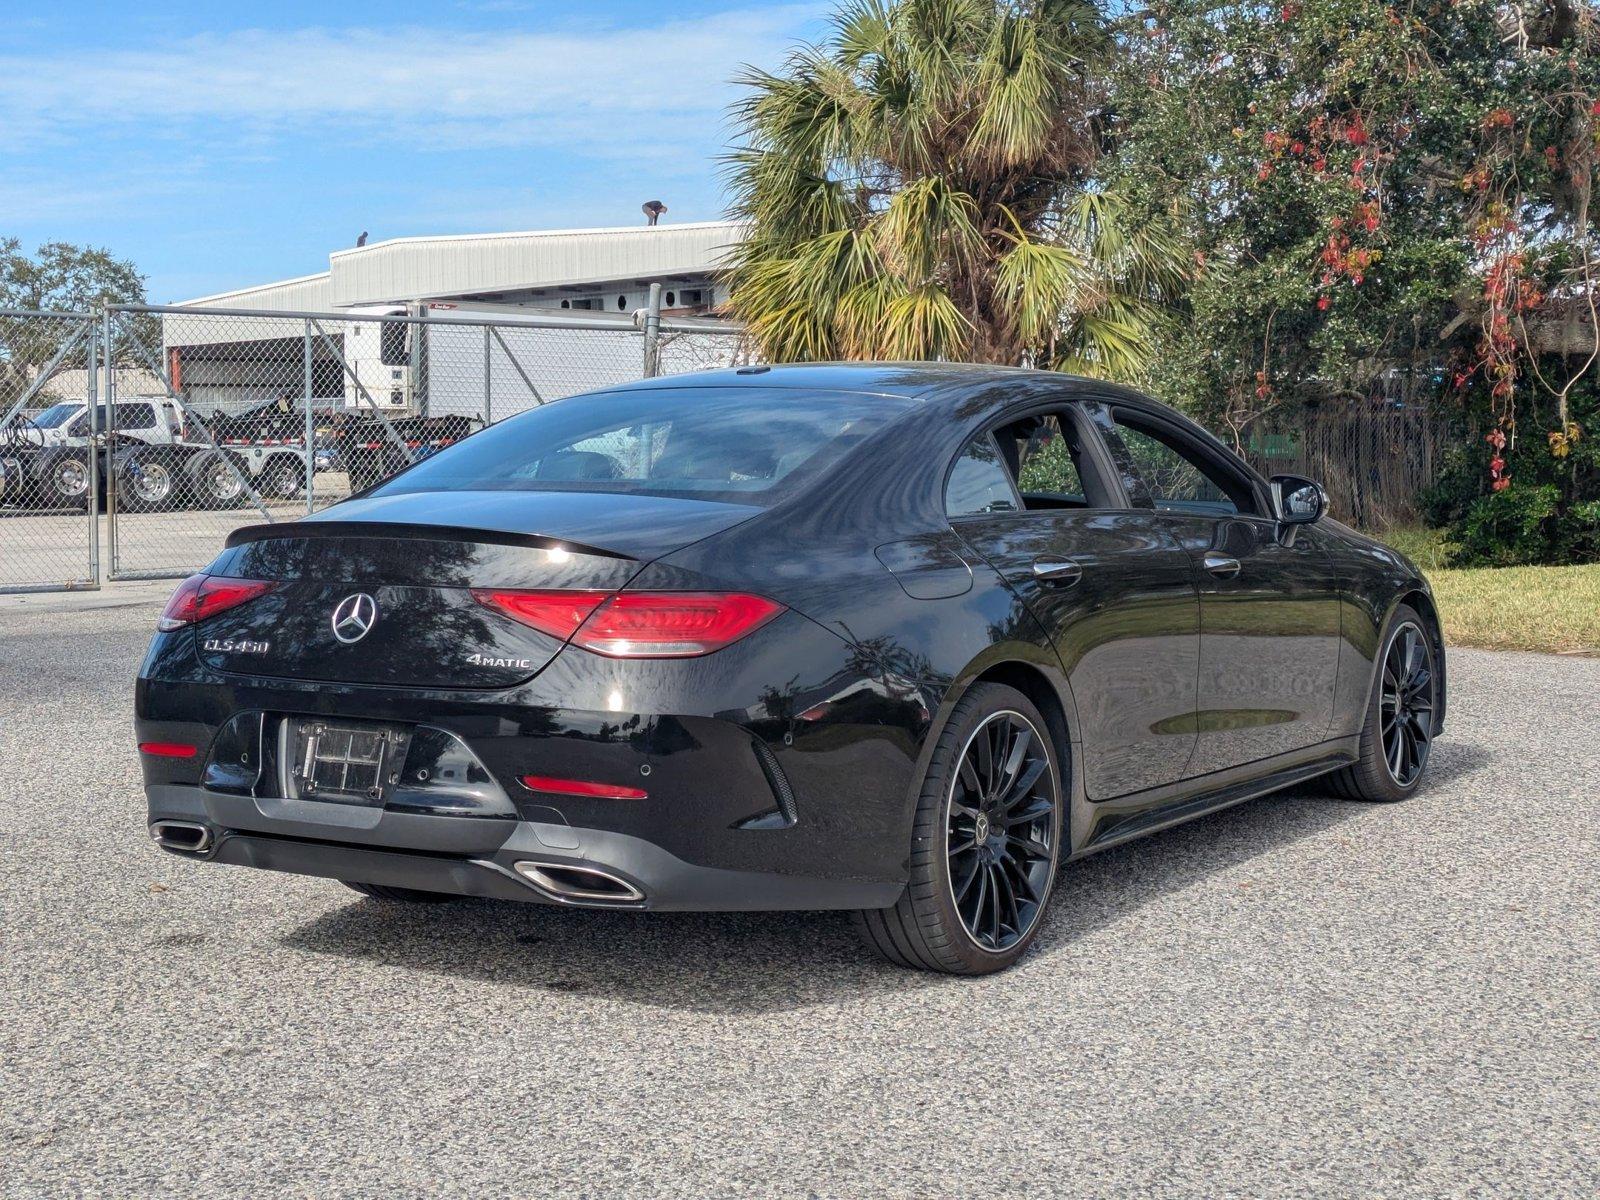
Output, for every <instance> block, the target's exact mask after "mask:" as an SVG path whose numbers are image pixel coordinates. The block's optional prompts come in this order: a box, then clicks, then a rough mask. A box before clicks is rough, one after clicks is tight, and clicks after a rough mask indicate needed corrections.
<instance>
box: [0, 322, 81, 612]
mask: <svg viewBox="0 0 1600 1200" xmlns="http://www.w3.org/2000/svg"><path fill="white" fill-rule="evenodd" d="M98 332H99V323H98V321H97V320H96V319H95V318H94V317H93V316H91V315H89V314H87V313H48V312H24V311H20V310H14V309H8V310H0V591H34V590H47V589H58V588H77V587H92V586H94V585H95V583H96V582H97V579H98V573H99V563H98V532H99V531H98V528H97V518H96V517H95V515H94V509H93V505H92V504H91V503H90V499H91V497H92V496H93V494H94V492H95V487H96V480H95V478H94V466H95V463H94V460H93V458H92V456H90V455H89V454H88V453H87V452H86V451H85V449H84V447H86V446H87V444H88V442H89V440H90V433H91V430H90V423H91V421H92V420H94V418H95V413H94V411H93V410H92V409H91V407H90V401H91V400H92V399H93V398H94V396H95V395H96V394H97V383H96V372H97V369H98V367H99V366H100V359H99V355H100V349H101V343H100V339H99V337H98ZM101 415H102V417H103V413H102V414H101Z"/></svg>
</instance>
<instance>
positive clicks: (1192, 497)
mask: <svg viewBox="0 0 1600 1200" xmlns="http://www.w3.org/2000/svg"><path fill="white" fill-rule="evenodd" d="M1114 419H1115V420H1116V430H1117V438H1118V440H1120V441H1121V443H1122V445H1123V447H1124V448H1125V449H1126V451H1127V455H1128V458H1129V459H1130V460H1131V465H1132V467H1133V469H1134V470H1136V471H1137V472H1138V473H1139V477H1140V478H1141V479H1143V480H1144V483H1145V486H1146V487H1147V488H1148V489H1149V491H1150V498H1151V500H1152V501H1154V503H1155V507H1156V510H1157V511H1158V512H1180V513H1193V514H1195V515H1198V516H1227V515H1231V514H1233V513H1237V512H1249V511H1251V509H1252V507H1253V505H1252V503H1251V500H1250V489H1249V486H1248V485H1247V484H1246V483H1245V482H1244V481H1242V480H1239V479H1236V478H1234V477H1233V475H1232V473H1231V472H1229V471H1227V470H1225V469H1224V468H1223V467H1222V466H1221V465H1220V464H1218V463H1215V462H1213V461H1211V460H1210V459H1209V458H1208V457H1206V456H1205V455H1204V454H1203V453H1202V452H1201V451H1199V450H1198V449H1197V448H1195V447H1192V446H1189V445H1186V444H1185V443H1184V442H1183V441H1182V440H1181V439H1179V438H1177V437H1175V436H1173V435H1171V434H1168V433H1164V432H1157V431H1156V430H1155V429H1154V428H1153V427H1152V428H1148V429H1146V428H1140V427H1138V426H1136V425H1134V424H1131V423H1129V422H1128V421H1126V420H1124V418H1123V416H1122V414H1121V413H1116V414H1114Z"/></svg>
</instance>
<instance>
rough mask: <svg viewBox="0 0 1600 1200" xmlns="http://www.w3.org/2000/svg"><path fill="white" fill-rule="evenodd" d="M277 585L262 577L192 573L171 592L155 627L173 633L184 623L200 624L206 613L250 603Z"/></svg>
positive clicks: (208, 614)
mask: <svg viewBox="0 0 1600 1200" xmlns="http://www.w3.org/2000/svg"><path fill="white" fill-rule="evenodd" d="M277 586H278V585H277V584H276V583H269V582H267V581H266V580H263V579H219V578H216V577H213V576H210V575H191V576H189V578H187V579H185V580H184V581H183V582H182V583H180V584H179V585H178V590H177V591H175V592H173V593H172V599H170V600H168V601H167V607H166V608H165V609H163V610H162V612H161V617H160V619H159V620H158V621H156V628H157V629H159V630H161V631H162V632H163V633H171V632H172V631H173V630H174V629H182V628H183V627H184V626H185V625H194V624H197V623H198V622H200V621H204V620H205V619H206V618H207V617H214V616H216V615H217V614H218V613H220V612H226V611H227V610H228V609H230V608H238V607H239V605H241V604H248V603H249V602H250V601H251V600H254V599H256V598H257V597H258V596H264V595H266V594H267V593H268V592H270V591H272V589H273V588H275V587H277Z"/></svg>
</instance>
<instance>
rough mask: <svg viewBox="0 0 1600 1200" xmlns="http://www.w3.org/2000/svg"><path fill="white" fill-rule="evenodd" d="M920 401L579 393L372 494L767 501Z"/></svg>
mask: <svg viewBox="0 0 1600 1200" xmlns="http://www.w3.org/2000/svg"><path fill="white" fill-rule="evenodd" d="M914 403H915V401H912V400H908V399H904V398H901V397H890V396H866V395H858V394H853V393H819V392H805V391H799V390H796V389H788V388H744V387H711V388H704V387H702V388H660V389H648V390H641V391H637V392H599V393H594V394H592V395H586V396H573V397H570V398H568V399H566V400H558V401H556V402H555V403H553V404H549V405H546V406H545V407H543V408H537V409H534V410H533V411H531V412H527V413H523V414H522V415H521V416H518V417H513V418H511V419H510V420H508V421H502V422H501V423H500V424H498V425H493V426H491V427H490V428H488V429H485V430H484V431H483V432H481V433H478V434H474V435H473V436H472V437H470V438H467V439H466V440H465V441H463V442H461V443H459V444H458V445H455V446H451V447H449V448H448V449H446V450H442V451H440V452H439V453H438V454H435V455H433V456H432V457H430V458H427V459H424V460H423V461H422V462H421V463H419V464H418V465H417V466H415V467H413V468H411V469H410V470H408V471H404V472H402V473H401V474H399V475H397V476H396V477H395V478H394V479H392V480H390V481H389V482H387V483H385V484H382V485H380V486H379V487H378V488H377V489H376V490H375V491H374V493H373V494H374V495H379V496H385V495H397V494H401V493H405V492H433V491H446V492H453V491H577V492H620V493H630V492H634V493H641V494H646V495H684V496H692V497H698V498H701V499H707V500H721V501H730V502H734V503H744V504H762V505H765V504H769V503H772V502H774V501H775V500H776V499H777V498H779V497H780V496H782V495H784V494H786V493H788V492H790V491H792V490H794V489H795V488H796V487H798V486H801V485H802V484H803V483H804V481H805V480H807V479H810V478H814V477H815V476H816V475H817V474H818V473H819V472H821V471H823V470H825V469H826V468H827V467H829V466H830V465H832V464H833V463H834V462H836V461H838V459H839V458H840V457H842V456H843V455H844V454H846V453H847V452H848V451H849V450H850V449H851V448H852V447H854V446H856V445H858V444H860V442H861V441H862V440H863V439H865V438H867V437H869V436H871V435H872V434H873V433H874V432H876V431H877V430H878V429H879V428H881V427H882V426H883V425H884V424H885V422H887V421H889V420H891V419H892V418H893V417H895V416H897V415H898V414H900V413H902V412H904V411H906V410H907V409H909V408H910V407H911V406H912V405H913V404H914Z"/></svg>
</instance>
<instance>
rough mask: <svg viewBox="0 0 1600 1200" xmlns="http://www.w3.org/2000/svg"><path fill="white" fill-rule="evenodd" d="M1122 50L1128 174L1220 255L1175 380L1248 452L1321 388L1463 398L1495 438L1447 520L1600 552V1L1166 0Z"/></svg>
mask: <svg viewBox="0 0 1600 1200" xmlns="http://www.w3.org/2000/svg"><path fill="white" fill-rule="evenodd" d="M1123 50H1124V55H1123V61H1122V65H1121V67H1120V68H1119V71H1118V73H1117V77H1116V80H1115V86H1114V88H1113V100H1114V103H1113V108H1114V109H1115V113H1116V125H1115V129H1116V132H1117V135H1118V141H1117V147H1118V149H1117V153H1116V154H1115V155H1114V156H1113V161H1114V162H1115V164H1116V167H1115V169H1116V171H1117V172H1118V175H1119V180H1118V181H1119V184H1122V185H1124V186H1130V187H1133V188H1134V189H1136V190H1140V191H1141V192H1142V194H1143V196H1144V199H1145V202H1146V203H1147V204H1149V205H1150V206H1151V209H1152V211H1160V212H1162V213H1164V214H1170V213H1178V214H1180V215H1181V217H1182V219H1183V221H1184V222H1185V225H1186V228H1187V229H1188V231H1189V235H1190V237H1191V238H1192V240H1193V242H1194V256H1195V262H1196V264H1197V269H1196V271H1195V273H1194V279H1193V281H1192V283H1191V286H1190V292H1189V295H1188V297H1187V300H1186V304H1185V306H1184V308H1183V310H1182V312H1181V313H1179V314H1178V316H1177V317H1176V318H1175V320H1174V321H1173V323H1172V326H1171V328H1170V330H1169V332H1168V338H1169V342H1170V344H1169V346H1168V347H1166V352H1165V353H1164V354H1162V355H1161V356H1160V359H1161V362H1162V363H1163V366H1162V368H1160V369H1159V371H1158V376H1157V378H1156V379H1155V380H1152V381H1150V382H1152V383H1154V384H1156V385H1157V386H1160V387H1161V388H1162V390H1163V391H1164V392H1165V393H1166V394H1168V395H1171V396H1174V397H1175V398H1177V399H1179V400H1180V402H1184V403H1186V404H1187V406H1188V407H1190V408H1191V409H1194V410H1195V411H1197V413H1198V414H1199V415H1201V416H1203V417H1207V418H1211V419H1214V420H1217V421H1219V422H1220V423H1222V424H1223V425H1225V426H1227V427H1228V428H1229V429H1231V430H1232V431H1233V432H1234V435H1235V438H1236V440H1238V441H1239V442H1240V444H1241V446H1243V445H1244V442H1245V440H1246V439H1247V437H1248V435H1249V431H1250V429H1251V428H1252V427H1254V426H1255V424H1256V423H1257V422H1259V421H1260V420H1261V419H1262V418H1263V417H1264V416H1265V415H1266V414H1268V413H1276V412H1279V411H1280V410H1284V409H1289V408H1294V407H1297V406H1326V405H1329V404H1341V403H1342V404H1362V403H1372V402H1374V400H1375V399H1378V400H1381V401H1383V402H1385V403H1404V404H1408V405H1415V404H1428V405H1432V406H1434V407H1437V408H1442V409H1443V408H1447V409H1449V410H1450V411H1454V412H1456V413H1457V414H1458V416H1459V418H1460V420H1459V424H1460V427H1461V428H1462V430H1463V431H1468V430H1471V429H1473V428H1474V427H1475V428H1476V432H1475V433H1470V434H1469V435H1467V436H1470V438H1471V441H1472V443H1473V444H1475V445H1476V446H1477V447H1478V450H1477V451H1476V452H1473V451H1471V450H1470V448H1469V446H1467V445H1466V444H1463V445H1462V446H1461V447H1460V450H1459V453H1457V454H1456V456H1455V460H1454V464H1453V469H1454V470H1455V471H1456V474H1457V476H1458V477H1459V478H1458V479H1457V481H1456V483H1457V490H1458V492H1460V496H1459V497H1458V499H1459V501H1460V502H1459V503H1458V504H1456V506H1455V510H1454V511H1451V512H1447V513H1443V514H1441V515H1442V516H1444V517H1445V518H1448V519H1451V520H1453V521H1455V522H1457V523H1461V522H1464V521H1466V520H1467V517H1468V512H1467V510H1468V509H1471V508H1473V507H1474V506H1475V505H1476V506H1478V513H1479V516H1480V517H1482V516H1483V514H1485V513H1487V514H1489V516H1490V517H1495V519H1498V517H1497V516H1496V514H1506V513H1515V514H1520V515H1519V517H1518V519H1522V518H1527V519H1528V520H1533V517H1532V516H1530V515H1529V514H1530V513H1533V511H1534V509H1537V511H1538V514H1543V515H1539V516H1538V520H1537V521H1536V522H1535V523H1542V527H1549V528H1554V524H1557V523H1559V522H1560V521H1563V520H1567V519H1568V518H1569V517H1570V518H1572V519H1573V520H1576V521H1577V522H1578V524H1579V525H1583V523H1584V522H1588V523H1589V525H1591V526H1592V536H1591V535H1590V534H1584V533H1583V532H1582V530H1581V529H1580V530H1579V534H1580V535H1581V536H1577V540H1576V542H1574V540H1573V538H1571V537H1567V536H1566V535H1562V536H1561V537H1556V536H1555V535H1553V534H1552V535H1550V536H1549V537H1547V538H1546V539H1545V543H1544V544H1543V548H1542V549H1541V548H1539V547H1538V546H1535V547H1534V548H1533V549H1531V550H1526V549H1524V550H1518V551H1514V552H1512V554H1513V557H1514V556H1515V554H1523V555H1524V556H1525V557H1535V558H1537V557H1540V556H1544V557H1548V556H1549V555H1551V554H1555V553H1568V552H1571V553H1575V554H1577V555H1578V556H1580V557H1594V558H1600V455H1597V454H1596V453H1595V448H1596V443H1600V428H1597V429H1595V430H1594V431H1593V435H1591V430H1590V426H1591V425H1594V424H1597V423H1600V386H1597V384H1596V377H1597V375H1600V321H1597V320H1596V316H1597V313H1596V305H1597V292H1600V237H1597V229H1596V215H1597V214H1596V210H1595V208H1594V206H1593V204H1592V193H1593V182H1594V175H1595V167H1596V162H1597V158H1600V22H1597V18H1596V7H1595V3H1594V0H1539V2H1533V3H1525V4H1520V5H1517V4H1508V3H1504V2H1498V3H1497V2H1494V0H1433V2H1431V3H1393V2H1386V0H1290V2H1289V3H1285V4H1282V5H1281V6H1278V5H1274V6H1270V7H1269V6H1264V5H1249V4H1244V5H1241V4H1214V3H1205V2H1204V0H1161V2H1158V3H1155V4H1152V5H1151V6H1149V7H1148V8H1145V9H1142V10H1139V11H1137V12H1135V13H1132V14H1130V16H1129V17H1128V18H1126V20H1125V22H1124V28H1123ZM1525 435H1531V436H1525ZM1535 451H1536V452H1537V454H1536V455H1535V453H1534V452H1535ZM1472 461H1475V462H1476V464H1477V466H1476V476H1475V480H1476V481H1475V482H1472V481H1470V480H1468V481H1466V482H1463V480H1466V477H1467V476H1469V475H1471V474H1472V468H1471V465H1470V463H1471V462H1472ZM1524 482H1526V484H1527V489H1526V491H1527V494H1526V495H1522V494H1518V489H1519V487H1520V486H1521V485H1522V484H1523V483H1524ZM1552 488H1553V489H1554V491H1551V489H1552ZM1480 500H1482V501H1484V502H1485V505H1486V506H1485V505H1480V504H1479V501H1480ZM1519 506H1520V507H1519ZM1530 506H1532V507H1530ZM1486 519H1487V518H1486ZM1482 523H1483V522H1481V521H1480V524H1482ZM1493 525H1494V521H1493V520H1489V521H1488V526H1486V527H1492V526H1493ZM1492 532H1493V530H1492V528H1491V533H1492ZM1585 537H1587V538H1588V539H1589V540H1588V541H1587V542H1585V541H1584V538H1585ZM1563 539H1565V540H1563ZM1490 557H1493V555H1492V554H1491V555H1490Z"/></svg>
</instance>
